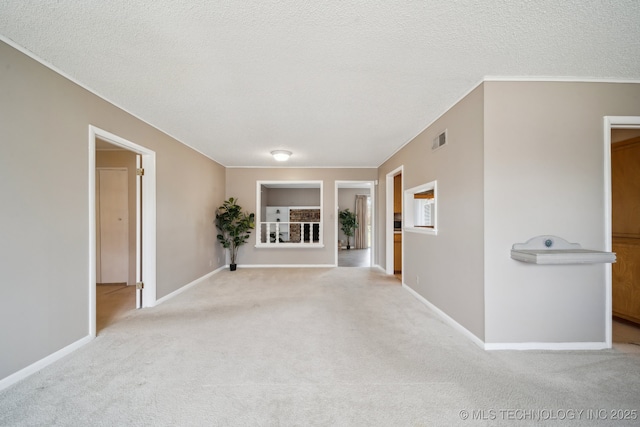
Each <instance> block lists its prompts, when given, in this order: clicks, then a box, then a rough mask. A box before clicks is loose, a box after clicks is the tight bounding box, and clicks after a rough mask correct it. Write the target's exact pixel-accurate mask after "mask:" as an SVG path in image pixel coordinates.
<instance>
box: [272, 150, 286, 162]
mask: <svg viewBox="0 0 640 427" xmlns="http://www.w3.org/2000/svg"><path fill="white" fill-rule="evenodd" d="M271 155H272V156H273V158H274V159H276V160H277V161H279V162H286V161H287V160H289V157H291V151H287V150H274V151H272V152H271Z"/></svg>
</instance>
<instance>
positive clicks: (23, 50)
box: [0, 34, 226, 167]
mask: <svg viewBox="0 0 640 427" xmlns="http://www.w3.org/2000/svg"><path fill="white" fill-rule="evenodd" d="M0 41H3V42H5V43H6V44H8V45H9V46H11V47H12V48H14V49H16V50H17V51H19V52H20V53H22V54H24V55H26V56H28V57H29V58H31V59H33V60H34V61H36V62H39V63H40V64H42V65H44V66H45V67H47V68H48V69H50V70H51V71H53V72H55V73H56V74H59V75H60V76H62V77H64V78H65V79H67V80H69V81H70V82H72V83H74V84H76V85H78V86H80V87H81V88H82V89H84V90H86V91H87V92H89V93H92V94H94V95H95V96H97V97H98V98H100V99H103V100H104V101H106V102H108V103H109V104H111V105H113V106H114V107H116V108H118V109H120V110H122V111H124V112H125V113H127V114H129V115H131V116H132V117H135V118H136V119H138V120H140V121H141V122H143V123H146V124H147V125H149V126H151V127H152V128H154V129H157V130H158V131H160V132H162V133H163V134H165V135H167V136H169V137H171V138H173V139H175V140H176V141H178V142H179V143H180V144H182V145H184V146H186V147H189V148H191V149H192V150H194V151H196V152H198V153H200V154H202V155H203V156H205V157H207V158H208V159H211V160H213V161H214V162H216V163H218V164H220V165H222V166H224V165H223V164H222V163H220V162H219V161H218V160H216V159H214V158H213V157H211V156H209V155H208V154H205V153H203V152H202V151H200V150H198V149H197V148H195V147H192V146H191V145H189V144H187V143H185V142H183V141H181V140H180V139H179V138H177V137H175V136H173V135H172V134H170V133H169V132H167V131H165V130H163V129H161V128H159V127H158V126H156V125H154V124H152V123H150V122H149V121H147V120H145V119H143V118H142V117H141V116H139V115H137V114H136V113H133V112H131V111H130V110H128V109H126V108H125V107H123V106H121V105H120V104H117V103H115V102H113V101H111V100H109V99H108V98H107V97H105V96H102V95H100V94H99V93H98V92H96V91H95V90H93V89H91V88H90V87H89V86H87V85H85V84H84V83H82V82H80V81H78V80H76V79H75V78H73V77H71V76H70V75H68V74H67V73H65V72H64V71H62V70H61V69H59V68H58V67H56V66H55V65H53V64H51V63H49V62H47V61H45V60H44V59H42V58H40V57H39V56H37V55H36V54H35V53H33V52H31V51H30V50H27V49H26V48H24V47H23V46H20V45H19V44H17V43H16V42H14V41H13V40H11V39H9V38H7V37H5V36H3V35H2V34H0ZM225 167H226V166H225Z"/></svg>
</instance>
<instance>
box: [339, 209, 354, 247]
mask: <svg viewBox="0 0 640 427" xmlns="http://www.w3.org/2000/svg"><path fill="white" fill-rule="evenodd" d="M338 219H339V220H340V224H341V225H342V227H340V229H341V230H342V232H343V233H344V235H345V236H347V249H351V241H350V239H349V238H350V237H351V236H353V234H354V232H355V230H356V228H358V220H357V219H356V214H355V213H354V212H351V211H349V208H347V209H345V210H343V211H340V212H339V213H338Z"/></svg>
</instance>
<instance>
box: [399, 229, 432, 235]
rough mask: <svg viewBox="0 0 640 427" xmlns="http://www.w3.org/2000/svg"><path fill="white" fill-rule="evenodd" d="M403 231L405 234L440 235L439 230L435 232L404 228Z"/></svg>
mask: <svg viewBox="0 0 640 427" xmlns="http://www.w3.org/2000/svg"><path fill="white" fill-rule="evenodd" d="M402 231H404V232H405V233H416V234H428V235H430V236H437V235H438V230H435V229H433V228H416V227H403V228H402Z"/></svg>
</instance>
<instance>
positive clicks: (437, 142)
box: [431, 130, 447, 150]
mask: <svg viewBox="0 0 640 427" xmlns="http://www.w3.org/2000/svg"><path fill="white" fill-rule="evenodd" d="M446 143H447V131H446V130H445V131H444V132H442V133H441V134H439V135H438V136H436V137H435V138H433V144H431V149H432V150H437V149H438V148H440V147H442V146H443V145H445V144H446Z"/></svg>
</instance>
